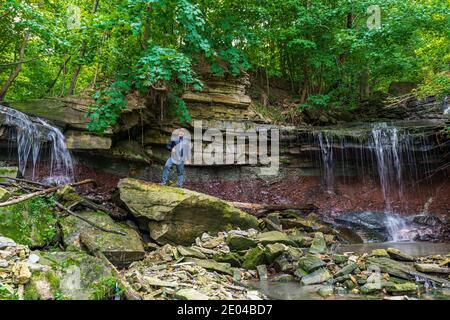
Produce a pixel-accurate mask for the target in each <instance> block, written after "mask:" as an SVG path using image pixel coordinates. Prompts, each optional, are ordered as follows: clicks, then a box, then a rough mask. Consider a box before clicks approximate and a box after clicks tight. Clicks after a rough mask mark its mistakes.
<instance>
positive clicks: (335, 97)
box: [0, 0, 450, 132]
mask: <svg viewBox="0 0 450 320" xmlns="http://www.w3.org/2000/svg"><path fill="white" fill-rule="evenodd" d="M93 3H94V1H93V0H90V1H81V0H67V1H61V0H55V1H40V0H27V1H22V0H4V1H2V2H1V3H0V17H1V18H2V19H0V28H1V30H2V35H1V36H0V88H1V87H2V86H3V85H4V84H5V83H6V80H7V79H8V77H9V76H10V74H11V73H12V72H13V71H14V69H15V67H16V66H17V65H18V63H19V62H20V61H17V60H18V57H19V52H20V47H21V45H22V42H23V40H24V38H25V35H26V34H27V33H30V35H31V37H30V38H29V41H28V43H27V45H26V50H25V58H24V60H25V62H24V63H22V64H20V65H21V70H20V72H19V75H18V76H17V78H16V79H15V80H14V82H13V84H12V86H11V87H10V88H9V90H8V91H7V95H6V100H22V99H30V98H39V97H42V96H46V95H50V96H64V95H66V94H67V93H68V88H69V85H70V82H71V79H72V78H73V77H74V74H75V70H76V67H77V66H80V67H82V69H81V72H80V75H79V77H78V82H77V88H76V89H77V90H76V92H77V93H80V94H85V95H92V90H93V89H94V88H97V92H96V93H95V95H94V98H95V101H96V102H95V106H93V107H92V109H91V111H90V116H91V118H92V122H91V123H90V124H89V129H90V130H92V131H95V132H103V131H104V130H105V129H106V128H108V127H110V126H112V125H114V123H116V121H117V119H118V116H119V114H120V112H121V111H122V110H123V109H124V108H126V96H127V94H129V93H133V92H134V91H139V92H141V93H143V94H147V93H148V92H149V91H151V90H154V89H153V87H157V88H162V87H164V88H166V89H167V90H166V91H165V94H166V95H167V96H166V98H167V99H166V100H165V101H168V102H169V103H170V106H171V109H172V110H173V112H174V114H176V116H177V117H179V120H180V121H189V120H188V119H189V116H188V114H187V109H186V107H185V105H184V104H183V102H181V101H179V99H180V96H181V93H182V92H183V91H184V90H186V89H187V88H188V87H192V88H194V89H201V83H200V81H199V79H198V77H197V76H196V75H195V73H194V71H193V65H196V64H197V63H198V62H201V63H207V64H208V65H209V67H210V71H211V72H212V73H213V74H215V75H217V76H223V75H232V76H238V75H239V74H240V72H241V71H242V70H247V69H250V70H252V71H259V72H260V71H262V70H264V71H266V72H267V74H268V75H269V76H277V77H282V78H284V79H286V80H289V82H290V83H291V84H292V88H293V94H294V95H298V97H300V98H301V100H302V102H303V103H302V105H301V106H299V107H297V108H295V110H294V111H293V112H296V110H297V111H298V110H302V109H304V108H324V107H329V106H338V107H346V108H348V107H349V106H351V107H353V106H354V105H356V104H357V103H359V101H360V100H361V99H364V98H367V96H365V92H368V93H369V94H370V93H374V92H377V91H383V92H387V89H388V88H389V85H390V84H391V82H393V81H411V82H415V83H418V84H419V87H418V89H417V93H418V94H419V95H420V96H425V95H437V96H439V97H442V96H445V95H448V92H449V72H450V70H449V64H448V61H449V59H450V46H449V45H448V43H449V33H448V30H449V29H450V20H449V19H448V15H449V13H450V9H449V6H448V1H447V0H416V1H413V0H383V1H382V0H354V1H348V0H336V1H325V0H317V1H296V0H247V1H241V2H236V1H232V0H223V1H217V0H99V1H98V8H97V10H96V12H95V13H93V8H92V6H93ZM69 5H72V6H78V7H79V8H80V12H81V16H80V17H81V20H80V28H73V29H72V28H68V25H67V22H68V20H69V18H71V17H70V15H69V11H68V6H69ZM371 5H379V6H380V8H381V28H379V29H369V28H368V27H367V26H366V21H367V18H368V17H369V14H368V13H367V9H368V7H369V6H371ZM264 71H263V73H264ZM365 89H367V90H365ZM363 92H364V93H363ZM326 97H329V100H328V101H326V100H324V99H327V98H326Z"/></svg>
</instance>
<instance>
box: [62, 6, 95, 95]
mask: <svg viewBox="0 0 450 320" xmlns="http://www.w3.org/2000/svg"><path fill="white" fill-rule="evenodd" d="M99 2H100V0H94V5H93V6H92V14H94V13H96V12H97V9H98V5H99ZM86 48H87V41H86V40H84V41H83V44H82V45H81V49H80V56H79V58H80V59H82V58H84V55H85V54H86ZM80 72H81V64H77V65H76V67H75V69H74V71H73V76H72V81H70V87H69V92H68V94H69V95H70V96H72V95H74V94H75V88H76V86H77V81H78V77H79V76H80Z"/></svg>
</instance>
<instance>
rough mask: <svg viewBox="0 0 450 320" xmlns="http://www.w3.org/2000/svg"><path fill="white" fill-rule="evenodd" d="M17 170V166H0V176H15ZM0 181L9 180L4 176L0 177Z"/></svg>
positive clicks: (7, 181) (8, 181) (6, 181)
mask: <svg viewBox="0 0 450 320" xmlns="http://www.w3.org/2000/svg"><path fill="white" fill-rule="evenodd" d="M18 172H19V168H18V167H0V177H9V178H16V177H17V173H18ZM0 182H2V183H10V182H11V180H9V179H6V178H0Z"/></svg>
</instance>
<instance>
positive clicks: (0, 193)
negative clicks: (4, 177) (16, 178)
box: [0, 187, 11, 202]
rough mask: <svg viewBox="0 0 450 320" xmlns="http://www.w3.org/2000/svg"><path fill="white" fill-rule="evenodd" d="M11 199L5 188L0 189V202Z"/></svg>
mask: <svg viewBox="0 0 450 320" xmlns="http://www.w3.org/2000/svg"><path fill="white" fill-rule="evenodd" d="M9 197H11V193H10V192H9V191H8V190H6V189H5V188H2V187H0V202H3V201H6V200H8V199H9Z"/></svg>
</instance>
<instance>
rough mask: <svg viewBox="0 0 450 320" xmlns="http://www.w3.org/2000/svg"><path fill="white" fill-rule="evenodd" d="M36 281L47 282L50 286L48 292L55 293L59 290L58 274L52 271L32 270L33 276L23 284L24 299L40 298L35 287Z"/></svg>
mask: <svg viewBox="0 0 450 320" xmlns="http://www.w3.org/2000/svg"><path fill="white" fill-rule="evenodd" d="M38 281H43V282H46V283H48V285H49V286H50V292H52V293H54V294H55V295H56V293H58V292H59V286H60V281H59V278H58V276H57V275H56V274H55V273H54V272H53V271H52V270H48V271H36V272H33V276H32V278H31V281H30V282H29V283H28V284H27V285H26V286H25V290H24V295H23V297H24V299H25V300H40V299H41V298H42V297H41V295H40V293H39V292H38V290H37V288H36V283H37V282H38Z"/></svg>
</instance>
